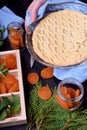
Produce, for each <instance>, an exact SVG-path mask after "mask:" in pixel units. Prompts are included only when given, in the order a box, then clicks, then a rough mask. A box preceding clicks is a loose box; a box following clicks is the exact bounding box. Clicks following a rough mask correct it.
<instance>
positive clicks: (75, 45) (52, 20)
mask: <svg viewBox="0 0 87 130" xmlns="http://www.w3.org/2000/svg"><path fill="white" fill-rule="evenodd" d="M32 43H33V48H34V51H35V53H36V54H37V55H38V56H39V57H40V58H41V59H43V60H44V61H45V62H48V63H50V64H53V65H57V66H68V65H73V64H76V63H79V62H81V61H83V60H85V59H86V58H87V15H85V14H83V13H81V12H78V11H74V10H68V9H65V10H61V11H57V12H53V13H51V14H49V15H47V16H46V17H45V18H43V19H42V20H41V21H40V22H39V24H38V25H37V26H36V28H35V30H34V32H33V36H32Z"/></svg>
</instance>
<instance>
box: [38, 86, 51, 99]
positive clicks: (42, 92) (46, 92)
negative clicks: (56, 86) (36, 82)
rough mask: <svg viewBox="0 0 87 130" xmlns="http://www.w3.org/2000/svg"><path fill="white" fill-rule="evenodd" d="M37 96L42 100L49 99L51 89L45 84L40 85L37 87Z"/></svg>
mask: <svg viewBox="0 0 87 130" xmlns="http://www.w3.org/2000/svg"><path fill="white" fill-rule="evenodd" d="M38 96H39V97H40V98H41V99H43V100H49V99H50V98H51V96H52V91H51V89H50V88H49V87H47V86H42V87H41V88H39V89H38Z"/></svg>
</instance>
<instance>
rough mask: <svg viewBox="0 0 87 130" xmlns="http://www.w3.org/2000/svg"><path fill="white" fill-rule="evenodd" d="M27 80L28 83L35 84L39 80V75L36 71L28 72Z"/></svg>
mask: <svg viewBox="0 0 87 130" xmlns="http://www.w3.org/2000/svg"><path fill="white" fill-rule="evenodd" d="M27 80H28V82H29V83H30V84H36V83H38V81H39V76H38V74H37V73H36V72H31V73H28V75H27Z"/></svg>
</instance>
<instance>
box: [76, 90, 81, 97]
mask: <svg viewBox="0 0 87 130" xmlns="http://www.w3.org/2000/svg"><path fill="white" fill-rule="evenodd" d="M78 96H80V90H79V89H77V90H76V94H75V98H77V97H78Z"/></svg>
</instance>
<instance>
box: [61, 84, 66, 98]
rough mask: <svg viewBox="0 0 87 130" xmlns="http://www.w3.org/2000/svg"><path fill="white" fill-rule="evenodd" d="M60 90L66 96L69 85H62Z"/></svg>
mask: <svg viewBox="0 0 87 130" xmlns="http://www.w3.org/2000/svg"><path fill="white" fill-rule="evenodd" d="M60 92H61V94H62V95H63V96H65V97H66V94H67V87H66V86H61V87H60Z"/></svg>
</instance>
